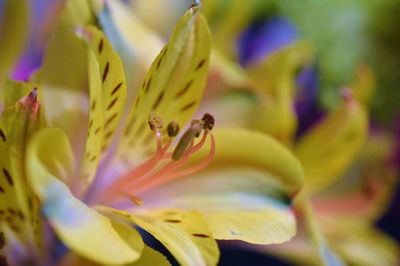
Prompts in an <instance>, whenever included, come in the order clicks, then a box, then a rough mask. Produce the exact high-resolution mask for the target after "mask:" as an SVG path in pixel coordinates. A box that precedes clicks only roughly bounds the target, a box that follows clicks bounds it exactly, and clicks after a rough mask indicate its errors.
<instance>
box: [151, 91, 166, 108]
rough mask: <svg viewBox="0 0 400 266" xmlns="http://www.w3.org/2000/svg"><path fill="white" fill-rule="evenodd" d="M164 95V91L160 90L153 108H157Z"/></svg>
mask: <svg viewBox="0 0 400 266" xmlns="http://www.w3.org/2000/svg"><path fill="white" fill-rule="evenodd" d="M163 97H164V91H162V92H161V93H160V94H159V95H158V98H157V100H156V102H155V103H154V105H153V110H155V109H157V107H158V105H160V103H161V100H162V98H163Z"/></svg>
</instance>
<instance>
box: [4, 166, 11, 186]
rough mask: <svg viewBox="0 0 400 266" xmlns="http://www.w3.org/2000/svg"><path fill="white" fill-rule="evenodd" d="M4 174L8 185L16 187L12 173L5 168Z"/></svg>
mask: <svg viewBox="0 0 400 266" xmlns="http://www.w3.org/2000/svg"><path fill="white" fill-rule="evenodd" d="M3 174H4V176H5V177H6V179H7V182H8V184H9V185H10V186H13V185H14V182H13V180H12V177H11V175H10V173H9V172H8V171H7V169H5V168H3Z"/></svg>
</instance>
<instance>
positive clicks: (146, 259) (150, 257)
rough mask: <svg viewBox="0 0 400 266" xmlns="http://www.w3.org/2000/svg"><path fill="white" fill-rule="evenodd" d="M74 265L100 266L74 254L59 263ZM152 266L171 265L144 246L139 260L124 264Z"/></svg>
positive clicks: (62, 265) (64, 265)
mask: <svg viewBox="0 0 400 266" xmlns="http://www.w3.org/2000/svg"><path fill="white" fill-rule="evenodd" d="M76 265H79V266H99V265H100V264H97V263H95V262H92V261H89V260H86V259H84V258H82V257H79V256H78V255H76V254H74V253H70V254H68V255H67V256H66V257H65V258H63V260H62V262H61V263H60V266H76ZM153 265H157V266H170V265H171V264H170V263H169V261H168V260H167V258H166V257H165V256H164V255H162V254H160V253H159V252H157V251H155V250H154V249H152V248H150V247H148V246H146V245H144V248H143V251H142V254H141V255H140V258H139V259H138V260H137V261H135V262H133V263H129V264H125V266H153Z"/></svg>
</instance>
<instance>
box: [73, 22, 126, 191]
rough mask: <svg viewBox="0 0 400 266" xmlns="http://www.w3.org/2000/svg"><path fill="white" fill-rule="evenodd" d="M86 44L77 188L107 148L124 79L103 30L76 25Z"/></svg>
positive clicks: (121, 105)
mask: <svg viewBox="0 0 400 266" xmlns="http://www.w3.org/2000/svg"><path fill="white" fill-rule="evenodd" d="M78 34H79V35H80V36H81V37H82V38H84V40H85V41H86V42H87V45H88V48H89V49H88V68H89V71H88V72H89V94H90V100H89V102H90V110H89V121H88V133H87V135H88V136H87V139H86V145H85V152H84V156H83V158H82V168H81V181H83V183H82V184H80V190H81V191H82V192H83V191H85V190H86V189H87V188H88V186H89V185H90V184H91V183H92V181H93V178H94V177H95V174H96V169H97V165H98V162H99V160H100V157H101V153H102V152H104V151H105V150H107V148H108V146H109V145H110V143H111V141H112V139H113V136H114V134H115V131H116V130H117V128H118V125H119V121H120V118H121V116H122V114H123V112H124V104H125V98H126V81H125V75H124V69H123V65H122V62H121V60H120V58H119V57H118V55H117V53H116V52H115V51H114V50H113V49H112V47H111V44H110V43H109V42H108V40H107V39H106V38H105V36H104V35H103V33H102V32H101V31H99V30H98V29H96V28H94V27H90V26H87V27H84V28H80V29H79V31H78Z"/></svg>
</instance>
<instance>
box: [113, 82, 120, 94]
mask: <svg viewBox="0 0 400 266" xmlns="http://www.w3.org/2000/svg"><path fill="white" fill-rule="evenodd" d="M121 86H122V82H120V83H118V84H117V86H115V88H114V89H113V91H112V92H111V96H113V95H114V94H115V93H116V92H117V91H118V90H119V89H120V88H121Z"/></svg>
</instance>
